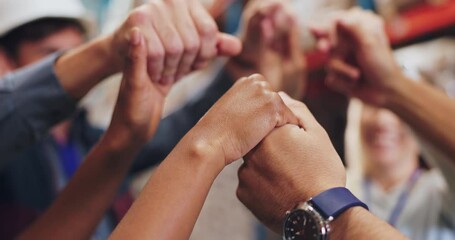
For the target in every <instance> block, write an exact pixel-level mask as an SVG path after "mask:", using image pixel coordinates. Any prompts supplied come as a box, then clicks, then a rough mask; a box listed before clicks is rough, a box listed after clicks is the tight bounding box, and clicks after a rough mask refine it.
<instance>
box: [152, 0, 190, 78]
mask: <svg viewBox="0 0 455 240" xmlns="http://www.w3.org/2000/svg"><path fill="white" fill-rule="evenodd" d="M156 5H157V11H155V13H154V14H155V15H154V17H155V21H154V22H153V23H154V27H155V29H156V32H157V34H158V36H159V38H160V40H161V43H162V45H163V47H164V52H165V57H164V69H163V72H162V77H161V79H160V80H159V82H160V84H163V85H168V84H170V83H173V82H174V81H175V75H176V73H177V69H178V66H179V63H180V59H181V57H182V54H183V42H182V39H181V38H180V34H179V33H178V31H177V29H176V27H175V25H174V21H173V20H172V19H171V16H169V15H167V14H165V13H168V12H173V11H175V10H174V9H175V8H174V7H173V6H172V5H170V6H168V5H165V4H164V3H157V4H156Z"/></svg>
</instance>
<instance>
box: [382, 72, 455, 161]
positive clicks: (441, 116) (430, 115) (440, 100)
mask: <svg viewBox="0 0 455 240" xmlns="http://www.w3.org/2000/svg"><path fill="white" fill-rule="evenodd" d="M387 99H388V100H387V102H386V107H387V108H389V109H391V110H392V111H393V112H394V113H396V114H397V115H398V116H400V117H401V118H402V119H403V120H404V121H405V122H407V123H408V124H409V125H410V126H411V127H412V128H413V129H414V131H416V133H417V134H419V135H420V136H422V137H423V138H425V139H426V141H427V142H429V143H431V144H432V145H433V146H435V147H437V148H439V149H440V150H441V151H443V152H444V153H446V154H447V155H449V156H454V155H455V134H454V133H455V121H453V116H455V101H453V100H452V99H450V98H449V97H448V96H446V95H445V94H443V93H442V92H440V91H438V90H436V89H435V88H433V87H431V86H429V85H427V84H425V83H420V82H415V81H412V80H409V79H405V80H403V81H399V84H397V85H396V87H395V88H394V89H393V90H392V91H391V92H390V93H389V96H388V98H387Z"/></svg>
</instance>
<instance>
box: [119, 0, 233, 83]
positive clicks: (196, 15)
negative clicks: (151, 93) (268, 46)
mask: <svg viewBox="0 0 455 240" xmlns="http://www.w3.org/2000/svg"><path fill="white" fill-rule="evenodd" d="M133 27H138V28H139V29H140V30H141V31H142V32H143V34H144V37H145V42H146V45H147V49H148V52H147V61H148V64H147V70H148V73H149V76H150V78H151V79H152V80H153V81H154V82H159V83H161V84H163V85H168V84H169V83H173V82H175V81H176V80H178V79H180V78H181V77H182V76H184V75H186V74H188V73H189V72H191V71H192V70H196V69H200V68H203V67H205V66H207V65H208V63H209V62H210V61H211V60H212V59H213V58H214V57H216V56H218V55H228V56H231V55H235V54H237V53H239V52H240V50H241V44H240V42H239V41H238V39H236V38H235V37H232V36H230V35H226V34H223V33H220V32H219V31H218V28H217V25H216V23H215V21H214V20H213V18H212V17H211V16H210V15H209V14H208V12H207V10H206V9H205V8H204V7H203V6H202V4H201V3H200V2H199V0H151V1H149V3H147V4H144V5H142V6H141V7H138V8H137V9H135V10H134V11H132V12H131V14H130V15H129V17H128V18H127V20H126V21H125V22H124V23H123V25H122V26H121V27H120V28H119V29H118V30H117V31H116V32H115V33H114V35H113V36H112V38H111V45H112V49H116V50H117V53H118V54H117V55H118V56H117V59H122V57H123V56H125V55H126V54H127V49H128V37H129V31H130V29H132V28H133ZM119 62H121V60H119Z"/></svg>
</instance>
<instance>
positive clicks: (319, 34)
mask: <svg viewBox="0 0 455 240" xmlns="http://www.w3.org/2000/svg"><path fill="white" fill-rule="evenodd" d="M309 29H310V32H311V33H312V34H313V36H314V37H315V38H316V50H318V51H319V52H323V53H328V52H330V49H331V48H332V47H333V46H334V44H335V40H334V39H333V37H332V36H331V34H330V31H329V30H327V29H324V28H322V27H316V26H310V28H309Z"/></svg>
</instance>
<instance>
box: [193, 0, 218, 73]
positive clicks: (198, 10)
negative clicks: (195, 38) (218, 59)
mask: <svg viewBox="0 0 455 240" xmlns="http://www.w3.org/2000/svg"><path fill="white" fill-rule="evenodd" d="M190 14H191V17H192V19H193V22H194V25H195V26H196V29H197V31H198V33H199V38H200V39H201V48H200V49H199V53H198V55H197V57H196V62H195V65H194V67H195V68H196V69H197V68H200V65H201V64H204V65H205V64H206V62H207V61H210V60H212V59H213V58H214V57H215V56H216V55H217V34H218V26H217V25H216V23H215V21H214V20H213V18H212V17H211V16H210V15H209V14H208V12H207V11H206V10H205V9H204V8H203V7H202V5H201V4H196V5H195V6H194V7H193V8H191V9H190Z"/></svg>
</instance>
